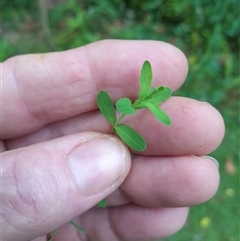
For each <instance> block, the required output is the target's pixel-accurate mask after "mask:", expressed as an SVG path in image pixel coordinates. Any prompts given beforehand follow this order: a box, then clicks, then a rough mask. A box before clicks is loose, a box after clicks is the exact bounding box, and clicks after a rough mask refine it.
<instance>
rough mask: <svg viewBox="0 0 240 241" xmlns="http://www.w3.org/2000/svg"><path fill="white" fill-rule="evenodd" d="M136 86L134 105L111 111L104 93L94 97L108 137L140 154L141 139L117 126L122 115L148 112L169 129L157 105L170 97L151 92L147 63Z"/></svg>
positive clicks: (166, 91) (165, 91)
mask: <svg viewBox="0 0 240 241" xmlns="http://www.w3.org/2000/svg"><path fill="white" fill-rule="evenodd" d="M139 82H140V90H139V93H138V98H137V99H136V100H135V101H132V100H131V99H129V98H127V97H125V98H121V99H119V100H117V102H116V105H115V107H116V108H115V107H114V104H113V101H112V99H111V97H110V96H109V94H108V93H107V92H106V91H104V90H100V91H99V92H98V95H97V105H98V108H99V110H100V112H101V113H102V115H103V116H104V117H105V119H106V120H107V121H108V122H109V123H110V124H111V126H112V131H111V133H112V134H115V133H116V134H117V135H118V136H119V138H120V139H121V140H122V141H123V142H124V143H125V144H126V145H127V146H128V147H129V148H131V149H132V150H135V151H144V150H145V149H146V147H147V144H146V141H145V140H144V138H143V137H142V136H141V135H140V134H139V133H138V132H137V131H135V130H134V129H133V128H132V127H130V126H128V125H126V124H123V123H121V121H122V119H123V118H124V117H125V116H126V115H133V114H135V113H136V111H137V110H140V109H144V108H146V109H149V110H150V111H151V112H152V114H153V115H154V116H155V118H156V119H157V120H158V121H159V122H162V123H163V124H165V125H170V124H171V120H170V118H169V117H168V115H167V114H166V113H165V112H164V111H163V110H162V109H161V108H160V107H159V105H160V104H161V103H162V102H164V101H165V100H167V99H168V98H169V97H170V96H171V95H172V91H171V89H170V88H169V87H166V86H160V87H153V88H151V83H152V67H151V64H150V62H149V61H145V62H144V63H143V66H142V69H141V75H140V81H139ZM116 109H117V111H118V112H119V113H120V116H119V117H118V118H117V115H116ZM106 205H107V202H106V199H103V200H102V201H101V202H99V203H98V207H101V208H104V207H106ZM70 224H72V225H73V226H74V227H76V228H77V229H78V230H79V231H81V232H85V230H84V229H83V228H81V227H79V226H78V225H77V224H76V223H75V222H73V221H70ZM56 232H57V230H54V231H53V232H52V234H51V237H50V238H49V239H48V240H49V241H52V240H53V238H54V236H55V235H56Z"/></svg>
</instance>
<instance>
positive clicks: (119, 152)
mask: <svg viewBox="0 0 240 241" xmlns="http://www.w3.org/2000/svg"><path fill="white" fill-rule="evenodd" d="M145 60H149V61H150V62H151V65H152V68H153V76H154V77H153V86H160V85H166V86H169V87H170V88H171V89H172V90H173V91H175V90H177V89H178V88H180V87H181V85H182V84H183V83H184V80H185V78H186V75H187V72H188V66H187V61H186V58H185V57H184V55H183V54H182V53H181V52H180V50H178V49H177V48H175V47H173V46H171V45H169V44H166V43H162V42H158V41H117V40H106V41H100V42H96V43H93V44H90V45H87V46H83V47H80V48H77V49H73V50H69V51H65V52H59V53H47V54H33V55H25V56H16V57H13V58H10V59H8V60H6V61H5V62H4V63H2V64H1V65H2V77H3V82H2V117H1V127H2V131H1V139H2V141H1V147H2V148H1V150H2V152H3V153H2V159H1V160H2V168H1V181H2V183H3V185H2V190H1V192H2V193H1V205H2V209H1V211H2V212H1V217H0V218H1V222H2V230H3V233H2V239H3V240H5V241H10V240H15V241H27V240H34V241H45V240H46V239H47V236H46V234H47V233H49V232H50V231H52V230H54V229H56V228H58V227H60V226H61V228H60V229H59V231H58V234H57V236H56V238H55V239H54V240H56V241H63V240H68V241H72V240H74V241H75V240H79V241H95V240H98V241H115V240H116V241H118V240H121V241H134V240H138V241H139V240H141V241H151V240H155V239H157V238H159V239H161V238H163V237H166V236H169V235H172V234H174V233H175V232H177V231H178V230H179V229H180V228H181V227H182V226H183V225H184V223H185V221H186V218H187V215H188V207H189V206H192V205H197V204H200V203H203V202H205V201H207V200H209V199H210V198H211V197H212V196H213V195H214V194H215V192H216V191H217V188H218V185H219V172H218V167H217V165H216V163H215V162H214V161H213V160H212V159H211V158H209V157H208V156H207V155H208V154H209V153H210V152H212V151H213V150H215V149H216V148H217V147H218V145H219V144H220V143H221V141H222V138H223V136H224V123H223V119H222V117H221V115H220V114H219V112H218V111H217V110H216V109H214V108H213V107H212V106H211V105H210V104H207V103H205V102H204V103H203V102H199V101H196V100H193V99H188V98H185V97H171V98H170V99H169V100H167V101H166V102H165V103H163V104H162V108H163V109H164V111H165V112H166V113H167V114H168V115H169V116H170V118H171V120H172V125H171V126H169V127H168V126H164V125H162V124H161V123H159V122H158V121H157V120H155V119H154V117H153V116H152V115H151V113H150V112H148V111H147V110H143V111H140V112H139V113H137V114H136V115H134V116H131V117H127V118H126V119H125V120H124V121H125V122H126V123H128V124H130V125H131V126H132V127H134V129H136V130H137V131H138V132H139V133H141V135H142V136H143V137H144V139H145V140H146V142H147V145H148V146H147V149H146V150H145V151H144V152H142V153H135V156H134V158H133V160H131V156H130V153H129V150H128V149H127V147H126V146H124V145H123V144H122V143H121V142H120V141H119V139H117V138H116V137H113V136H111V135H109V134H108V133H110V131H111V127H110V126H109V124H108V123H107V122H106V120H105V119H104V118H103V117H102V115H101V114H100V113H99V111H98V110H97V105H96V96H97V93H98V91H99V90H101V89H104V90H105V91H107V92H108V93H109V94H110V96H111V97H112V99H113V100H114V101H116V100H117V99H118V98H120V97H129V98H131V99H134V98H136V95H137V93H138V89H139V83H138V77H139V73H140V69H141V66H142V64H143V62H144V61H145ZM103 133H104V134H103ZM77 147H80V149H76V148H77ZM76 150H78V151H76ZM70 153H74V158H76V156H77V157H78V159H79V160H78V159H77V162H75V159H74V158H73V156H72V155H70ZM103 153H104V155H105V154H106V155H105V156H104V158H103V159H101V157H102V155H103ZM108 159H109V162H108V161H107V160H108ZM71 163H74V164H71ZM76 163H78V165H79V166H75V164H76ZM111 163H113V164H112V166H111ZM76 165H77V164H76ZM109 166H110V167H109ZM71 167H74V168H73V169H71ZM70 169H71V170H74V171H73V172H71V170H70ZM91 174H92V175H91ZM106 196H107V201H108V205H109V206H110V207H108V208H105V209H98V208H92V207H94V206H95V205H96V203H98V202H99V201H100V200H102V199H103V198H104V197H106ZM72 219H73V220H74V221H75V222H76V223H78V224H79V225H80V226H82V227H84V228H85V229H86V230H87V234H86V235H83V234H80V233H79V232H77V231H76V229H75V228H73V227H72V226H71V225H69V224H66V223H68V222H69V221H70V220H72Z"/></svg>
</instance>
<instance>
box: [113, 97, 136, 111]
mask: <svg viewBox="0 0 240 241" xmlns="http://www.w3.org/2000/svg"><path fill="white" fill-rule="evenodd" d="M116 107H117V110H118V111H119V112H121V113H122V114H125V115H128V114H134V113H135V112H136V110H135V109H134V108H133V106H132V101H131V100H130V99H129V98H122V99H119V100H118V101H117V103H116Z"/></svg>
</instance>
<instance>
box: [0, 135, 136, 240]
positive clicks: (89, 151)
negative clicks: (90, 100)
mask: <svg viewBox="0 0 240 241" xmlns="http://www.w3.org/2000/svg"><path fill="white" fill-rule="evenodd" d="M2 157H3V159H2V160H3V161H2V168H1V169H2V170H1V180H2V183H3V186H2V190H1V191H2V194H1V199H2V200H1V204H2V213H1V214H2V215H1V219H2V220H1V223H2V230H3V240H6V241H9V240H16V241H20V240H24V241H25V240H30V239H33V238H35V237H38V236H41V235H44V234H46V233H48V232H50V231H52V230H54V229H56V228H57V227H59V226H61V225H62V224H64V223H66V222H68V221H70V220H71V219H73V218H74V217H76V216H77V215H80V214H81V213H83V212H85V211H86V210H88V209H90V208H91V207H93V206H94V205H96V204H97V203H98V202H99V201H100V200H102V199H103V198H105V197H106V196H107V195H109V194H110V193H111V192H113V191H114V190H115V189H116V188H117V187H118V186H119V185H120V184H121V183H122V182H123V180H124V179H125V177H126V175H127V174H128V172H129V169H130V160H131V158H130V154H129V152H128V149H127V148H126V147H125V146H124V145H123V144H122V143H121V142H120V141H119V140H118V139H117V138H115V137H113V136H109V135H103V134H98V133H93V132H86V133H80V134H75V135H71V136H65V137H62V138H58V139H55V140H51V141H47V142H44V143H40V144H36V145H32V146H28V147H24V148H19V149H15V150H12V151H7V152H5V153H3V155H2Z"/></svg>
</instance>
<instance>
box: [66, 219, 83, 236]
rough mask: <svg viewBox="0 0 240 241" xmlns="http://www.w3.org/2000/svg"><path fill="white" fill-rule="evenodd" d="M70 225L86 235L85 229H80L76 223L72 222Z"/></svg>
mask: <svg viewBox="0 0 240 241" xmlns="http://www.w3.org/2000/svg"><path fill="white" fill-rule="evenodd" d="M69 223H70V224H72V225H73V226H74V227H75V228H76V229H78V230H79V231H80V232H82V233H86V230H85V229H84V228H82V227H80V226H79V225H78V224H76V223H75V222H74V221H72V220H71V221H70V222H69Z"/></svg>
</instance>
